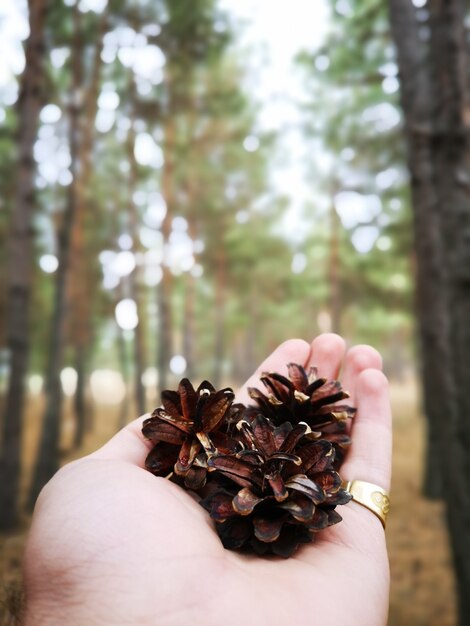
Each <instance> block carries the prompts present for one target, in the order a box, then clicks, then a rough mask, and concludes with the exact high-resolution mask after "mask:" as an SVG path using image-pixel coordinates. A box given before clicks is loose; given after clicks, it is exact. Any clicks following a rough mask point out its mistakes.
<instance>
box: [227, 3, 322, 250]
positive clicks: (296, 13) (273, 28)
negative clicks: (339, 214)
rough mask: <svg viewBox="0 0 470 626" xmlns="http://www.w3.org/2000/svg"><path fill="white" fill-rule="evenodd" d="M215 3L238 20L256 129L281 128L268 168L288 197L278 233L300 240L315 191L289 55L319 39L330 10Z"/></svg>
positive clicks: (300, 92)
mask: <svg viewBox="0 0 470 626" xmlns="http://www.w3.org/2000/svg"><path fill="white" fill-rule="evenodd" d="M220 6H221V7H222V8H225V9H226V10H228V11H229V12H230V13H231V14H232V15H233V16H234V18H235V19H236V20H240V21H241V22H242V23H243V28H242V29H241V33H240V36H239V39H238V41H237V45H241V46H242V47H245V48H247V50H248V52H249V54H248V55H247V57H248V72H249V76H248V85H249V89H250V91H251V93H252V95H254V96H255V98H256V99H258V100H259V101H260V103H261V110H260V116H259V124H260V129H261V130H281V131H282V134H281V136H280V141H279V143H278V154H279V155H284V158H282V159H280V158H278V159H275V160H274V162H273V166H272V170H271V181H272V185H273V187H274V189H275V191H276V192H278V193H279V194H282V195H285V196H287V197H288V198H290V201H289V206H288V210H287V211H286V213H285V218H284V220H283V223H282V226H281V227H282V231H283V232H284V234H286V235H287V236H288V237H289V238H290V239H291V240H293V241H294V242H295V241H296V240H298V241H299V242H300V240H301V238H302V224H303V220H302V211H303V209H304V207H305V204H306V203H307V202H308V201H309V200H312V199H313V200H315V199H319V198H317V194H318V193H319V192H318V190H316V189H315V185H314V183H312V182H311V181H308V179H307V171H306V165H307V164H308V163H310V162H311V161H310V159H309V155H308V151H309V145H308V144H307V142H306V140H305V138H304V137H303V135H302V133H301V132H300V124H301V114H300V110H299V102H301V101H302V100H304V99H305V96H306V93H305V89H304V87H303V83H302V78H301V74H300V71H298V70H296V67H295V64H294V59H295V57H296V55H297V54H298V53H299V52H300V51H302V50H311V51H315V50H316V49H318V48H319V47H320V46H321V44H322V43H323V41H324V39H325V37H326V35H327V33H328V30H329V20H330V13H329V8H328V3H327V1H326V0H315V2H312V1H311V0H290V1H289V7H288V10H286V3H285V2H281V1H280V0H274V1H273V0H221V1H220Z"/></svg>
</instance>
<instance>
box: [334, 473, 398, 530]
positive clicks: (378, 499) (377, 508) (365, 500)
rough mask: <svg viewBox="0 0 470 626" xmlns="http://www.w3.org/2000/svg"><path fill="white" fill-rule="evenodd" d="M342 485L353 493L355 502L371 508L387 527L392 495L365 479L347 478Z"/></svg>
mask: <svg viewBox="0 0 470 626" xmlns="http://www.w3.org/2000/svg"><path fill="white" fill-rule="evenodd" d="M342 487H343V489H346V491H348V492H349V493H350V494H351V495H352V498H353V500H354V502H357V503H358V504H360V505H361V506H363V507H365V508H366V509H369V511H371V512H372V513H373V514H374V515H375V516H376V517H378V518H379V520H380V521H381V522H382V526H383V527H384V528H385V523H386V521H387V515H388V512H389V511H390V496H389V495H388V493H387V492H386V491H385V489H382V487H379V486H378V485H374V484H373V483H368V482H366V481H365V480H345V481H343V484H342Z"/></svg>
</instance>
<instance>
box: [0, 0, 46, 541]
mask: <svg viewBox="0 0 470 626" xmlns="http://www.w3.org/2000/svg"><path fill="white" fill-rule="evenodd" d="M46 9H47V0H30V2H29V25H30V36H29V38H28V41H27V44H26V51H25V52H26V65H25V70H24V73H23V77H22V79H21V87H20V93H19V96H18V102H17V113H18V140H17V141H18V167H17V180H16V196H15V202H14V207H13V212H12V215H11V225H10V229H11V230H10V240H9V250H8V281H9V284H8V296H7V318H8V331H7V332H8V335H7V342H8V349H9V352H10V372H9V383H8V390H7V397H6V402H5V412H4V415H3V423H2V426H3V437H2V450H1V458H0V474H1V476H2V480H1V481H0V528H1V529H7V528H12V527H13V526H15V525H16V523H17V521H18V490H19V482H20V473H21V434H22V421H23V413H24V403H25V378H26V374H27V370H28V360H29V313H30V299H31V288H32V274H33V233H34V231H33V217H34V212H35V208H36V193H35V186H34V177H35V172H36V165H35V162H34V157H33V147H34V142H35V140H36V135H37V128H38V120H39V112H40V110H41V107H42V104H43V82H44V77H45V75H44V58H45V45H44V27H45V20H46Z"/></svg>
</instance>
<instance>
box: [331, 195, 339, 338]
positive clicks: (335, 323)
mask: <svg viewBox="0 0 470 626" xmlns="http://www.w3.org/2000/svg"><path fill="white" fill-rule="evenodd" d="M335 195H336V190H333V193H332V194H331V204H330V258H329V267H328V282H329V286H330V314H331V332H332V333H338V334H339V333H340V332H341V278H340V256H339V232H340V221H339V216H338V212H337V211H336V206H335Z"/></svg>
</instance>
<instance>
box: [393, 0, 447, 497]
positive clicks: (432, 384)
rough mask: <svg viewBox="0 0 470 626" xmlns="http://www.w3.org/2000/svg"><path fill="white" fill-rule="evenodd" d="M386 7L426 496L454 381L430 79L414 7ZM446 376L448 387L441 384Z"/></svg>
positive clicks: (434, 489) (433, 488) (397, 1)
mask: <svg viewBox="0 0 470 626" xmlns="http://www.w3.org/2000/svg"><path fill="white" fill-rule="evenodd" d="M390 9H391V13H390V15H391V24H392V34H393V37H394V39H395V44H396V47H397V55H398V65H399V70H400V81H401V101H402V107H403V112H404V117H405V133H406V139H407V146H408V168H409V170H410V174H411V197H412V205H413V215H414V239H415V250H416V292H415V298H416V310H417V317H418V333H419V344H420V353H421V369H422V378H423V387H424V389H423V391H424V397H423V401H424V412H425V414H426V417H427V432H428V442H427V457H426V465H425V479H424V485H423V487H424V492H425V494H426V495H427V496H429V497H433V498H436V497H440V496H441V495H442V475H441V469H440V461H439V459H440V454H439V449H440V437H441V421H442V416H443V415H448V414H449V411H451V410H452V409H451V406H450V404H449V403H450V402H451V400H450V399H451V397H452V382H451V380H450V379H449V377H448V376H447V375H446V376H445V381H443V380H442V377H443V372H448V371H449V369H450V359H451V357H450V352H449V343H448V323H449V321H448V311H447V305H446V297H445V292H446V289H447V279H446V272H445V267H444V259H443V254H444V251H443V248H442V241H441V235H440V222H439V207H438V204H437V201H436V193H435V187H434V166H433V157H432V151H431V134H432V120H431V111H430V108H429V102H430V100H431V84H430V80H429V73H428V68H427V59H426V56H425V50H424V46H423V43H422V42H421V41H420V38H419V35H418V24H417V22H416V13H415V8H414V7H413V5H412V4H411V3H410V2H408V0H391V2H390ZM444 382H445V384H446V389H443V384H444Z"/></svg>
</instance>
